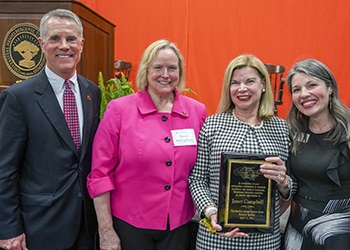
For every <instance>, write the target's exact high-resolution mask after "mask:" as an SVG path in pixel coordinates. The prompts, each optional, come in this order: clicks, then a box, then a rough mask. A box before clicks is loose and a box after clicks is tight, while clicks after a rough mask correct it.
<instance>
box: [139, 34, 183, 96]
mask: <svg viewBox="0 0 350 250" xmlns="http://www.w3.org/2000/svg"><path fill="white" fill-rule="evenodd" d="M162 49H172V50H173V51H174V52H175V54H176V55H177V58H178V59H179V65H178V66H179V69H180V77H179V84H178V86H177V90H178V91H179V92H180V93H182V92H183V90H184V89H185V84H186V82H185V64H184V59H183V56H182V54H181V52H180V50H179V49H178V48H177V46H176V45H175V44H174V43H172V42H170V41H168V40H164V39H162V40H158V41H155V42H153V43H152V44H151V45H149V46H148V47H147V49H146V50H145V52H144V53H143V56H142V58H141V62H140V66H139V68H138V71H137V76H136V86H137V88H138V90H145V89H146V87H147V85H148V81H147V73H148V69H149V67H150V66H151V64H152V63H153V62H154V60H155V58H156V55H157V52H158V51H159V50H162Z"/></svg>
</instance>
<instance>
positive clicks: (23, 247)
mask: <svg viewBox="0 0 350 250" xmlns="http://www.w3.org/2000/svg"><path fill="white" fill-rule="evenodd" d="M0 247H1V248H3V249H5V250H10V249H11V250H28V248H27V244H26V236H25V234H24V233H23V234H21V235H19V236H17V237H15V238H11V239H7V240H0Z"/></svg>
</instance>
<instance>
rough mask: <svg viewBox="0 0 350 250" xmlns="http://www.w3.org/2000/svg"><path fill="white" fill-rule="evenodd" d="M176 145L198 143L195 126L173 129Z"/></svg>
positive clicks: (172, 133)
mask: <svg viewBox="0 0 350 250" xmlns="http://www.w3.org/2000/svg"><path fill="white" fill-rule="evenodd" d="M171 135H172V136H173V141H174V146H191V145H197V141H196V136H195V134H194V130H193V128H185V129H176V130H171Z"/></svg>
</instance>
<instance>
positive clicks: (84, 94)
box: [78, 75, 93, 158]
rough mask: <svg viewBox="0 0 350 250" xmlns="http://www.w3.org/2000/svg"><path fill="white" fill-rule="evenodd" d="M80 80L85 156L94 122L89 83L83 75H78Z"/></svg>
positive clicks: (83, 150)
mask: <svg viewBox="0 0 350 250" xmlns="http://www.w3.org/2000/svg"><path fill="white" fill-rule="evenodd" d="M78 82H79V87H80V95H81V102H82V105H83V113H84V126H83V135H82V139H83V140H82V145H81V156H82V157H81V158H83V156H84V154H85V152H86V149H87V146H88V144H89V140H90V138H89V137H90V136H89V135H90V129H91V123H92V118H93V117H92V94H91V92H90V90H89V83H88V82H87V81H85V80H84V79H83V78H82V77H80V76H79V75H78Z"/></svg>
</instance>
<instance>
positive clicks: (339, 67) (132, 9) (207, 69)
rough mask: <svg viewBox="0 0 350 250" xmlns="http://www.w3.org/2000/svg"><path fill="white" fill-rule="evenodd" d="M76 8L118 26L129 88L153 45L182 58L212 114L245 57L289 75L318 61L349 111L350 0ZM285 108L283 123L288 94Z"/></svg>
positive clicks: (95, 0) (190, 82)
mask: <svg viewBox="0 0 350 250" xmlns="http://www.w3.org/2000/svg"><path fill="white" fill-rule="evenodd" d="M81 2H83V3H85V4H86V5H87V6H89V7H90V8H92V9H94V10H95V11H96V12H97V13H99V14H101V15H102V16H104V17H105V18H106V19H108V20H109V21H111V22H113V23H115V24H116V26H117V27H116V30H115V35H116V36H115V37H116V40H115V58H116V59H121V60H127V61H131V62H132V63H133V69H132V75H131V81H134V78H135V75H136V71H137V67H138V64H139V61H140V58H141V56H142V53H143V51H144V49H145V48H146V47H147V46H148V45H149V44H150V43H151V42H153V41H155V40H158V39H161V38H166V39H169V40H171V41H173V42H175V43H176V44H177V45H178V46H179V48H180V49H181V51H182V53H183V54H184V57H185V61H186V72H187V87H189V88H191V89H193V90H194V91H195V92H196V93H197V95H194V94H189V95H190V96H191V97H193V98H195V99H198V100H199V101H201V102H203V103H204V104H205V105H206V106H207V109H208V113H209V114H212V113H214V112H215V111H216V107H217V105H218V103H219V100H220V96H221V86H222V81H223V75H224V71H225V69H226V66H227V64H228V63H229V62H230V61H231V60H232V59H233V58H234V57H236V56H238V55H239V54H242V53H252V54H255V55H257V56H258V57H259V58H260V59H261V60H262V61H263V62H265V63H271V64H281V65H284V66H285V67H286V69H287V70H288V69H289V68H290V67H291V66H292V65H293V64H294V62H296V61H297V60H298V59H303V58H308V57H312V58H316V59H319V60H321V61H323V62H324V63H325V64H326V65H328V66H329V68H330V69H331V70H332V72H333V73H334V75H335V78H336V79H337V82H338V84H339V89H340V91H339V95H340V98H341V99H342V100H343V101H344V102H345V103H346V104H347V105H349V106H350V84H348V81H349V80H348V79H349V70H348V68H349V60H350V46H349V45H350V30H349V27H350V1H348V0H337V1H329V0H308V1H304V0H285V1H280V0H265V1H258V0H245V1H241V0H220V1H215V0H207V1H203V0H176V1H164V0H147V1H141V0H113V1H110V0H81ZM86 42H89V41H86ZM285 76H286V74H285ZM283 101H284V103H283V105H282V106H279V107H278V114H279V116H281V117H285V116H286V114H287V112H288V110H289V108H290V105H291V100H290V94H289V91H288V88H287V86H285V88H284V97H283Z"/></svg>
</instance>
